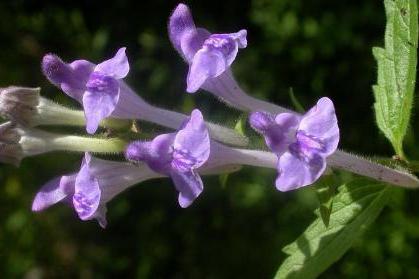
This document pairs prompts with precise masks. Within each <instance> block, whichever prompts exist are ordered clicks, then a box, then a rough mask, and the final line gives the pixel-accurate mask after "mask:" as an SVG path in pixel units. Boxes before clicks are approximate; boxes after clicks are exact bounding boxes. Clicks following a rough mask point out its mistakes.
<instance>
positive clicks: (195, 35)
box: [179, 28, 211, 64]
mask: <svg viewBox="0 0 419 279" xmlns="http://www.w3.org/2000/svg"><path fill="white" fill-rule="evenodd" d="M210 36H211V33H210V32H209V31H208V30H206V29H204V28H196V29H192V30H189V31H187V32H185V33H184V34H183V37H182V40H181V42H180V51H179V52H180V54H181V55H182V56H183V58H184V59H185V60H186V61H187V62H188V63H189V64H190V63H192V60H193V58H194V56H195V54H196V53H197V52H198V51H199V50H200V49H201V48H202V45H203V44H204V42H205V40H206V39H208V38H209V37H210Z"/></svg>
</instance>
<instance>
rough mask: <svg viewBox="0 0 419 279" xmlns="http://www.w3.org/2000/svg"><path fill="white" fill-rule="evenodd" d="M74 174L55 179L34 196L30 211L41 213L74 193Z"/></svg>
mask: <svg viewBox="0 0 419 279" xmlns="http://www.w3.org/2000/svg"><path fill="white" fill-rule="evenodd" d="M75 181H76V174H71V175H63V176H60V177H56V178H54V179H52V180H50V181H49V182H47V183H46V184H45V185H44V186H42V187H41V189H40V190H39V191H38V193H37V194H36V196H35V198H34V200H33V202H32V211H42V210H44V209H46V208H48V207H50V206H51V205H53V204H56V203H58V202H60V201H62V200H63V199H65V198H66V197H68V196H71V195H73V193H74V183H75Z"/></svg>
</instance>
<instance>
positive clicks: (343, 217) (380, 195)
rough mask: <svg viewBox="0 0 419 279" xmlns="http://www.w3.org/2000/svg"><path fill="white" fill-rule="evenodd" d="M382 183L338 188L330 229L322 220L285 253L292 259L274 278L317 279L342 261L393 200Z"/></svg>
mask: <svg viewBox="0 0 419 279" xmlns="http://www.w3.org/2000/svg"><path fill="white" fill-rule="evenodd" d="M390 192H391V191H390V188H389V187H387V186H385V185H384V184H382V183H378V182H375V181H370V180H367V179H357V180H354V181H352V182H349V183H347V184H344V185H342V186H340V187H339V192H338V194H337V195H336V196H335V198H334V200H333V208H332V214H331V215H330V221H329V226H328V227H326V226H325V225H324V223H323V221H322V219H321V218H320V217H319V218H317V219H316V220H315V221H314V222H313V223H312V224H311V225H310V226H309V227H308V228H307V229H306V231H305V232H304V233H303V234H302V235H301V236H300V237H298V238H297V240H296V241H294V242H293V243H291V244H289V245H287V246H285V247H284V248H283V252H284V253H286V254H288V255H289V256H288V257H287V258H286V259H285V261H284V262H283V263H282V264H281V266H280V267H279V269H278V272H277V274H276V276H275V278H277V279H280V278H304V279H310V278H316V277H317V276H318V275H319V274H320V273H322V272H323V271H324V270H326V269H327V268H328V267H329V266H330V265H331V264H333V263H334V262H336V261H337V260H338V259H339V258H340V257H342V256H343V255H344V254H345V252H346V251H347V250H348V249H349V248H350V247H351V246H352V244H353V242H354V241H355V240H356V239H357V238H359V237H360V236H361V234H362V233H363V232H364V231H365V229H366V228H367V227H368V225H370V224H371V223H372V222H373V221H374V220H375V219H376V218H377V217H378V215H379V213H380V212H381V210H382V209H383V208H384V206H385V205H386V204H387V202H388V199H389V197H390V194H389V193H390Z"/></svg>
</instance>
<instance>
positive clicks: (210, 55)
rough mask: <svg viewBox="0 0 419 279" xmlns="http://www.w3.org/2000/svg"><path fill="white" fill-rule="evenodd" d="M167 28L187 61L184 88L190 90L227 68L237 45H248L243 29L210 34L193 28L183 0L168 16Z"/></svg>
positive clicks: (234, 54)
mask: <svg viewBox="0 0 419 279" xmlns="http://www.w3.org/2000/svg"><path fill="white" fill-rule="evenodd" d="M168 29H169V37H170V40H171V42H172V44H173V46H174V47H175V48H176V50H177V51H178V52H179V53H180V54H181V55H182V57H183V58H184V59H185V60H186V61H187V62H188V64H189V65H190V66H189V73H188V78H187V89H186V91H187V92H189V93H194V92H196V91H197V90H198V89H199V88H200V87H201V86H204V87H205V83H206V81H207V80H211V79H214V78H216V77H218V76H220V75H221V74H223V73H224V72H226V71H228V70H229V68H230V66H231V64H232V63H233V61H234V59H235V58H236V56H237V52H238V49H239V48H245V47H246V46H247V40H246V35H247V31H246V30H240V31H239V32H237V33H230V34H211V33H210V32H209V31H208V30H206V29H203V28H196V27H195V24H194V22H193V18H192V15H191V12H190V11H189V8H188V6H186V5H184V4H179V5H178V6H177V7H176V9H175V10H174V12H173V13H172V15H171V16H170V20H169V26H168Z"/></svg>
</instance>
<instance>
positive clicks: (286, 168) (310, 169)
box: [275, 151, 326, 192]
mask: <svg viewBox="0 0 419 279" xmlns="http://www.w3.org/2000/svg"><path fill="white" fill-rule="evenodd" d="M325 169H326V160H325V159H324V158H323V157H321V156H320V155H319V154H317V153H315V154H312V156H311V158H307V157H305V158H299V157H297V156H295V154H292V153H290V152H289V151H287V152H285V153H284V154H283V155H282V156H281V157H280V158H279V161H278V173H279V175H278V177H277V179H276V182H275V184H276V188H277V189H278V190H279V191H283V192H285V191H290V190H294V189H298V188H300V187H303V186H307V185H310V184H312V183H313V182H315V181H316V180H317V179H318V178H319V177H320V176H321V175H322V174H323V172H324V171H325Z"/></svg>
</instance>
